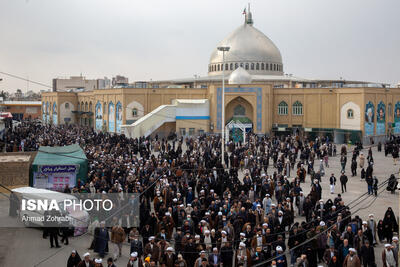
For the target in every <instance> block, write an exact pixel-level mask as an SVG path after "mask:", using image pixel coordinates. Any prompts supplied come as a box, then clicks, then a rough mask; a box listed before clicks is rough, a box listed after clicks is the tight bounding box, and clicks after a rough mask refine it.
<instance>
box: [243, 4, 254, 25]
mask: <svg viewBox="0 0 400 267" xmlns="http://www.w3.org/2000/svg"><path fill="white" fill-rule="evenodd" d="M244 10H245V11H244V12H245V14H246V21H245V23H246V24H249V25H253V16H252V14H251V11H250V3H249V4H248V11H247V12H246V9H244Z"/></svg>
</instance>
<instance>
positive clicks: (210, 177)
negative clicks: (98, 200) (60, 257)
mask: <svg viewBox="0 0 400 267" xmlns="http://www.w3.org/2000/svg"><path fill="white" fill-rule="evenodd" d="M6 139H7V144H8V147H7V149H8V150H10V151H15V150H23V151H35V150H37V149H38V148H39V147H40V146H60V145H69V144H74V143H78V144H79V145H80V146H81V147H82V149H83V150H84V151H85V153H86V156H87V158H88V160H89V172H88V179H87V181H85V182H84V181H80V180H78V181H77V185H76V187H74V188H71V189H68V190H69V191H72V192H91V193H94V192H100V193H101V192H108V193H117V192H122V193H124V192H125V193H137V194H139V195H140V214H139V218H140V219H139V222H136V221H135V220H133V219H132V217H131V216H133V213H130V214H126V216H125V217H124V218H123V219H121V220H125V222H124V223H122V222H121V220H120V221H118V220H116V221H115V226H113V227H109V228H107V227H105V223H104V221H103V220H106V219H113V217H112V215H110V217H109V218H99V219H98V220H96V221H93V222H92V224H91V226H90V227H89V232H90V233H91V234H92V235H93V242H92V245H91V249H93V251H94V253H98V257H95V259H93V257H91V254H90V253H89V252H86V253H85V254H83V258H82V259H81V258H80V256H79V254H78V252H77V251H73V252H72V253H71V256H70V257H69V259H68V267H85V266H96V267H98V266H115V263H114V262H115V261H116V260H118V258H119V257H120V256H121V251H122V249H121V248H122V246H126V245H127V246H130V255H129V256H130V258H129V261H128V263H127V266H128V267H141V266H157V265H159V266H167V267H172V266H173V267H175V266H177V267H181V266H182V267H186V266H195V267H200V266H213V267H217V266H233V265H235V266H244V267H249V266H277V267H284V266H310V267H316V266H317V265H318V263H325V264H326V265H327V266H329V267H334V266H346V267H351V266H361V264H362V265H363V266H365V267H367V266H375V262H376V261H375V258H374V246H376V244H378V243H386V245H385V249H384V250H383V251H382V260H383V263H384V266H387V267H393V266H397V262H398V259H397V255H398V238H397V237H396V236H394V234H395V233H398V224H397V220H396V217H395V215H394V213H393V210H392V209H391V208H390V207H389V208H387V211H386V213H385V216H384V218H383V219H382V220H378V221H377V220H376V219H375V217H374V215H373V214H370V215H369V217H368V218H364V220H362V219H361V218H359V216H357V215H355V216H354V215H353V214H352V211H351V209H350V208H349V207H347V206H346V204H345V203H344V201H343V200H342V197H341V194H337V195H336V196H335V197H334V198H333V197H332V198H331V199H323V197H322V187H321V179H322V177H324V176H325V174H326V169H328V168H329V157H332V156H336V153H337V151H336V146H335V145H334V144H332V142H330V141H329V139H328V138H324V137H321V138H316V139H315V140H307V139H306V138H300V137H298V136H287V137H283V138H278V137H267V136H258V135H254V134H249V135H248V138H247V142H246V143H234V142H232V141H230V142H229V143H228V144H227V145H226V150H227V152H226V153H225V154H224V157H222V156H221V149H220V148H221V139H220V138H219V136H217V135H215V136H213V135H203V136H198V137H192V138H176V139H174V140H170V141H168V140H165V139H162V138H158V137H157V136H155V137H154V138H139V139H130V138H126V137H125V136H124V135H113V134H109V133H103V132H95V131H94V130H93V129H90V128H82V127H78V126H72V125H69V126H45V125H37V124H36V125H35V124H33V123H29V122H24V123H22V124H21V126H20V127H18V128H16V129H15V130H14V131H13V132H9V133H7V135H6ZM339 152H340V153H339V154H340V155H338V156H339V157H340V163H341V176H340V177H339V179H338V180H339V181H340V183H341V192H342V194H344V193H345V192H346V189H347V188H346V183H347V182H348V178H347V175H346V164H347V158H348V157H349V158H351V172H352V174H351V175H352V176H357V175H358V174H357V169H358V168H359V169H361V171H360V174H359V175H360V179H365V181H366V184H367V189H368V194H375V196H376V194H377V187H378V180H377V178H376V177H374V176H373V165H374V159H373V153H372V149H369V150H368V156H367V157H365V156H364V154H363V152H362V146H361V144H357V145H356V146H355V148H354V151H352V152H351V151H348V148H347V147H346V146H342V147H341V148H340V151H339ZM349 155H351V156H349ZM221 158H223V161H222V160H221ZM318 163H319V165H318ZM317 165H318V166H317ZM329 181H330V192H331V193H332V194H334V193H335V185H336V182H337V179H336V177H335V176H334V174H332V175H331V176H330V178H329ZM303 188H304V189H306V188H307V191H309V193H305V191H306V190H303ZM308 188H311V189H308ZM288 251H289V252H290V254H289V255H290V256H289V257H287V256H286V253H287V252H288ZM107 252H108V253H109V256H110V258H108V260H107V262H105V261H104V262H103V260H102V258H104V257H105V256H106V254H107ZM118 263H119V261H118ZM125 264H126V263H124V265H125ZM121 266H122V265H121Z"/></svg>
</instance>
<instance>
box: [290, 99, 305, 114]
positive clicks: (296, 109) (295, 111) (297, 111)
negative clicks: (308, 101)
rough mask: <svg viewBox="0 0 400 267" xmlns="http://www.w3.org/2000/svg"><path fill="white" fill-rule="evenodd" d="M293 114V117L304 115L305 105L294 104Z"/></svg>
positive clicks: (297, 102)
mask: <svg viewBox="0 0 400 267" xmlns="http://www.w3.org/2000/svg"><path fill="white" fill-rule="evenodd" d="M292 113H293V115H303V104H301V103H300V102H299V101H296V102H294V104H293V111H292Z"/></svg>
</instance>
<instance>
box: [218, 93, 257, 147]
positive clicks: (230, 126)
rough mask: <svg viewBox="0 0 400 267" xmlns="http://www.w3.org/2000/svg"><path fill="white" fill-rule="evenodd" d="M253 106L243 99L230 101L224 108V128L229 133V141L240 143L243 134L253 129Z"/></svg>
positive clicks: (237, 98) (238, 98)
mask: <svg viewBox="0 0 400 267" xmlns="http://www.w3.org/2000/svg"><path fill="white" fill-rule="evenodd" d="M253 110H254V109H253V106H252V105H251V103H250V102H248V101H247V100H246V99H244V98H243V97H240V96H238V97H236V98H234V99H232V100H231V101H230V102H229V103H228V104H227V105H226V107H225V118H226V120H225V126H226V127H227V130H228V131H229V139H230V140H233V141H234V142H241V141H243V139H244V136H245V135H244V133H243V131H245V132H250V131H252V129H253V120H252V119H253Z"/></svg>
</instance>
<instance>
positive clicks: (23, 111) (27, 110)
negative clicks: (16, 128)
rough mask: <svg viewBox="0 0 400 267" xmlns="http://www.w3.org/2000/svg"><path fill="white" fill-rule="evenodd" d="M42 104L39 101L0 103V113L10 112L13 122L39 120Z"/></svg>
mask: <svg viewBox="0 0 400 267" xmlns="http://www.w3.org/2000/svg"><path fill="white" fill-rule="evenodd" d="M41 107H42V102H40V101H0V111H1V112H10V113H11V114H12V116H13V120H17V121H20V120H23V119H40V118H41Z"/></svg>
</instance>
